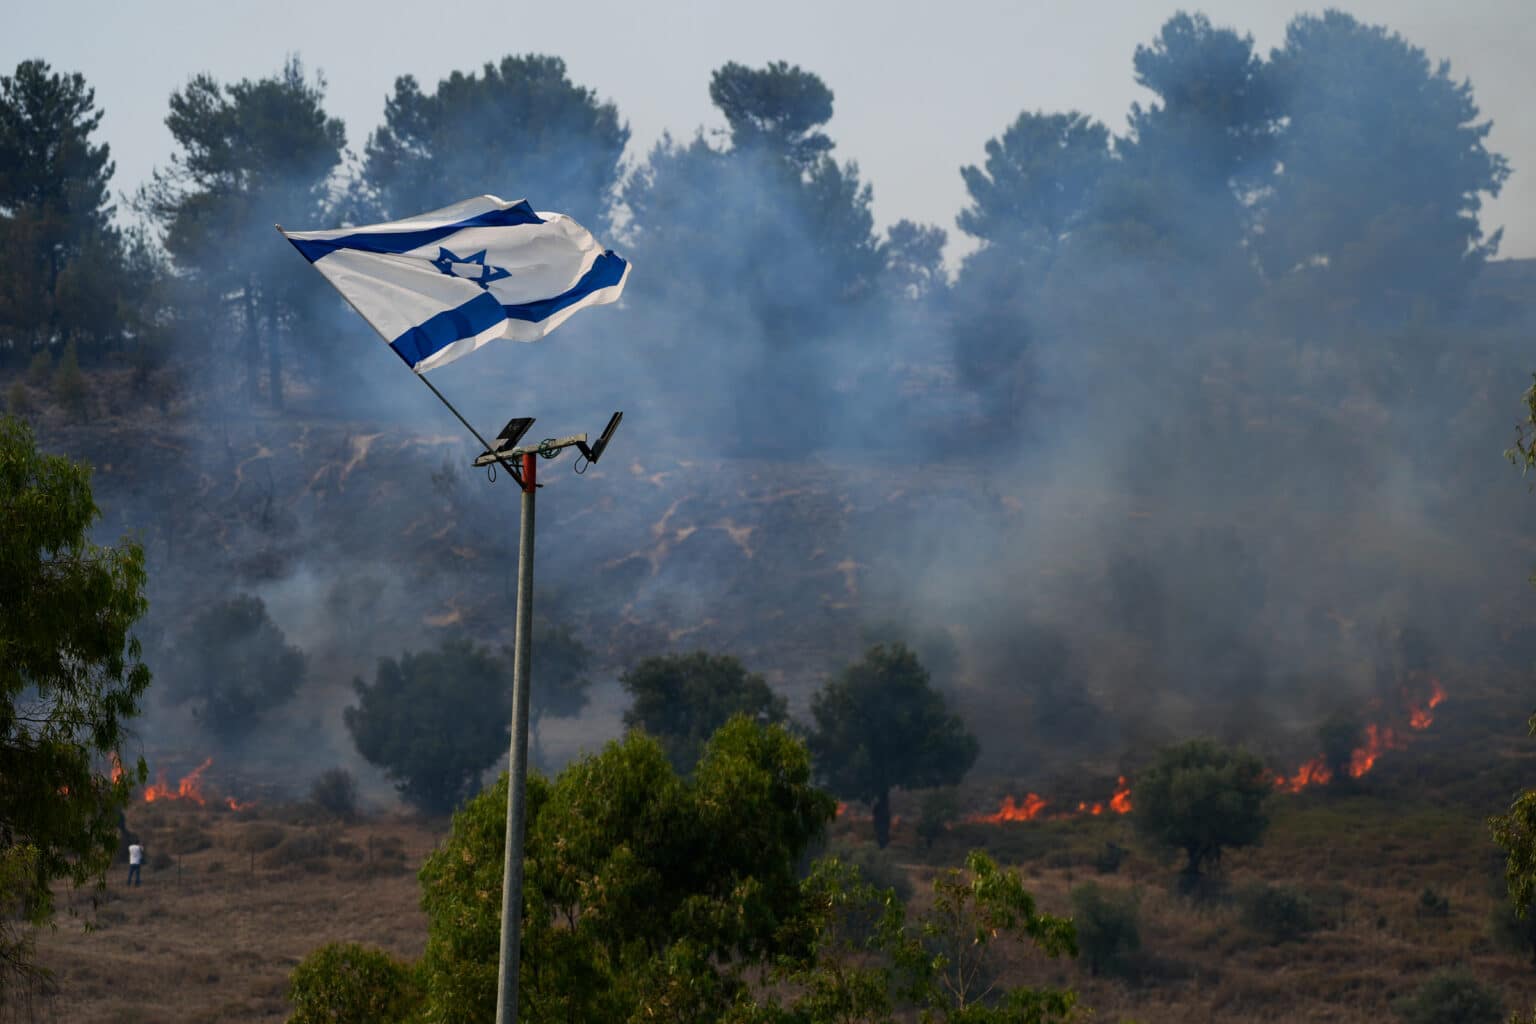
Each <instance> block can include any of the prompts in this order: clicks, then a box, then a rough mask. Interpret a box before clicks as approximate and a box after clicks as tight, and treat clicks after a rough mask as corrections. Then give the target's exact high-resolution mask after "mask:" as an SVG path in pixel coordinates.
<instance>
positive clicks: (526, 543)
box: [487, 445, 539, 1024]
mask: <svg viewBox="0 0 1536 1024" xmlns="http://www.w3.org/2000/svg"><path fill="white" fill-rule="evenodd" d="M487 450H489V446H488V445H487ZM538 461H539V459H538V456H537V455H534V454H531V453H529V454H525V455H524V456H523V479H522V485H523V519H522V527H521V533H520V536H519V538H518V542H517V626H516V631H515V632H514V633H513V637H512V749H511V752H510V754H509V755H508V758H507V850H506V859H505V861H504V863H503V864H502V871H501V961H500V964H499V966H498V970H499V975H498V978H497V982H496V1024H517V969H518V962H519V960H520V959H521V953H522V938H523V832H524V829H525V825H526V823H527V821H526V819H527V801H526V800H525V799H524V791H525V789H526V788H527V787H526V782H527V778H528V685H529V674H528V665H529V661H530V655H531V654H532V650H533V501H534V498H535V496H536V494H537V490H538V477H537V465H538Z"/></svg>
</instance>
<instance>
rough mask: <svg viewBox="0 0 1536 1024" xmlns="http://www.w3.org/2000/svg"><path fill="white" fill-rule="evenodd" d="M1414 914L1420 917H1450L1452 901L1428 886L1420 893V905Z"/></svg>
mask: <svg viewBox="0 0 1536 1024" xmlns="http://www.w3.org/2000/svg"><path fill="white" fill-rule="evenodd" d="M1414 912H1415V913H1416V914H1418V915H1419V916H1420V917H1450V916H1451V901H1450V900H1449V899H1448V898H1447V897H1445V896H1442V895H1440V894H1439V893H1438V892H1436V891H1435V890H1434V889H1433V888H1431V887H1430V886H1427V885H1426V886H1425V887H1424V891H1423V892H1421V893H1419V905H1418V907H1417V908H1415V911H1414Z"/></svg>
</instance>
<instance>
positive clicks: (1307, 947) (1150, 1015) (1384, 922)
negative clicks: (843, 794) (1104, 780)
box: [834, 780, 1536, 1024]
mask: <svg viewBox="0 0 1536 1024" xmlns="http://www.w3.org/2000/svg"><path fill="white" fill-rule="evenodd" d="M1482 819H1483V816H1482V813H1481V812H1480V811H1479V810H1478V809H1476V808H1466V807H1461V808H1456V807H1446V806H1439V805H1434V804H1419V805H1414V804H1408V803H1404V798H1403V797H1402V794H1401V793H1400V792H1399V791H1398V789H1397V788H1396V787H1395V786H1394V785H1393V784H1392V783H1391V781H1390V780H1387V784H1386V785H1384V786H1382V787H1380V788H1378V789H1375V790H1371V791H1363V792H1357V793H1354V794H1348V795H1345V794H1315V795H1308V796H1305V797H1301V798H1294V799H1287V800H1280V801H1278V802H1277V803H1276V805H1275V808H1274V815H1273V824H1272V826H1271V829H1270V832H1269V835H1268V837H1267V839H1266V842H1265V844H1264V845H1263V846H1261V847H1259V848H1257V849H1253V850H1244V851H1237V852H1233V853H1229V854H1228V855H1227V857H1226V864H1225V870H1224V873H1223V877H1222V878H1221V879H1220V882H1221V888H1222V889H1223V890H1224V891H1223V892H1220V893H1218V894H1217V895H1215V896H1214V897H1211V898H1207V899H1205V900H1203V901H1200V902H1196V901H1192V900H1191V899H1189V898H1187V897H1184V896H1181V895H1178V894H1177V893H1176V891H1175V886H1174V882H1175V875H1176V865H1174V864H1170V863H1164V862H1161V861H1160V859H1159V858H1158V857H1156V856H1154V855H1152V854H1151V853H1149V852H1148V851H1145V850H1144V849H1142V848H1141V847H1139V846H1138V844H1137V841H1136V839H1135V838H1134V836H1133V834H1132V832H1131V829H1130V826H1129V823H1128V822H1127V821H1125V820H1123V819H1122V820H1105V819H1102V818H1100V819H1086V820H1075V821H1057V822H1044V823H1027V824H1016V825H1005V826H978V825H968V826H967V825H962V826H957V827H955V828H954V829H952V830H951V832H950V833H949V834H948V835H947V836H946V837H945V838H944V839H943V840H941V841H940V842H939V843H938V844H936V846H935V848H934V849H933V850H932V851H924V850H923V849H922V848H921V846H920V844H918V843H917V842H916V841H915V837H914V836H913V835H912V834H911V833H910V831H906V830H903V829H898V830H897V831H896V834H895V839H894V841H893V848H894V850H895V852H896V856H897V859H898V860H903V861H905V862H906V863H907V867H908V870H909V872H910V873H911V875H912V876H913V881H914V885H915V888H916V889H917V890H918V891H919V892H923V891H925V890H927V889H928V884H927V881H926V880H927V879H928V878H930V877H931V876H932V872H933V865H935V864H944V863H949V864H953V863H956V862H957V861H958V860H959V859H960V858H961V857H962V856H963V851H964V850H965V849H967V848H973V847H974V848H983V849H986V850H988V851H989V852H990V853H991V855H992V856H994V857H995V858H997V859H998V860H999V861H1000V862H1002V863H1005V864H1014V865H1017V866H1018V868H1019V869H1020V871H1021V872H1022V874H1023V875H1024V876H1025V878H1026V880H1027V882H1028V885H1029V887H1030V889H1031V891H1032V892H1033V893H1034V894H1035V896H1036V898H1037V899H1038V900H1039V901H1040V903H1041V905H1042V907H1043V908H1044V909H1046V910H1049V911H1052V912H1055V913H1061V914H1067V913H1070V906H1071V904H1070V895H1069V894H1070V892H1071V890H1072V888H1073V887H1074V886H1077V885H1081V884H1082V883H1084V882H1087V881H1095V882H1097V883H1099V884H1100V885H1102V886H1106V887H1111V888H1118V887H1126V888H1134V889H1136V890H1137V891H1138V892H1139V893H1140V911H1141V912H1140V922H1141V938H1142V952H1141V954H1140V955H1139V956H1137V957H1134V958H1133V966H1134V968H1135V970H1134V974H1133V977H1131V978H1129V979H1112V978H1091V977H1090V976H1089V975H1088V972H1087V970H1086V968H1085V967H1080V966H1079V965H1076V964H1071V965H1067V964H1059V963H1052V962H1050V961H1046V960H1044V959H1043V958H1040V957H1035V956H1030V957H1025V958H1023V959H1022V960H1021V961H1020V962H1019V963H1017V964H1015V965H1013V967H1012V968H1011V971H1010V973H1011V975H1012V980H1013V981H1014V982H1015V983H1030V984H1053V985H1069V986H1072V987H1074V988H1076V989H1077V990H1078V992H1079V993H1080V995H1081V997H1082V1002H1083V1005H1085V1006H1087V1007H1089V1008H1091V1009H1092V1010H1093V1011H1094V1016H1095V1019H1096V1020H1098V1021H1101V1022H1102V1021H1122V1020H1134V1021H1138V1022H1141V1024H1174V1022H1179V1024H1185V1022H1204V1021H1223V1022H1225V1021H1304V1022H1309V1021H1318V1022H1322V1021H1330V1022H1360V1024H1365V1022H1371V1024H1381V1022H1383V1021H1392V1020H1396V1019H1397V1018H1396V1016H1395V1015H1394V1014H1393V1013H1392V1011H1391V1004H1392V1001H1393V1000H1394V999H1396V998H1397V997H1398V996H1400V995H1403V994H1405V993H1407V992H1410V991H1412V990H1413V988H1414V987H1416V986H1417V985H1418V984H1419V982H1420V981H1422V980H1423V979H1424V978H1425V977H1426V976H1427V975H1429V974H1430V973H1431V972H1433V971H1435V970H1437V969H1439V968H1441V967H1446V966H1452V965H1462V966H1466V967H1468V968H1470V969H1471V970H1472V972H1473V973H1474V974H1475V975H1476V976H1477V977H1478V978H1479V979H1480V980H1482V981H1484V982H1486V983H1488V984H1490V985H1493V986H1494V987H1495V988H1497V989H1499V990H1500V991H1501V992H1502V993H1503V996H1504V998H1505V1001H1506V1004H1507V1006H1508V1008H1509V1009H1515V1008H1517V1007H1518V1008H1524V1009H1529V1008H1530V1007H1532V1006H1533V1005H1536V970H1533V968H1532V966H1531V961H1530V955H1529V953H1528V952H1511V951H1506V950H1504V949H1500V948H1497V947H1496V946H1495V944H1494V943H1493V942H1492V941H1491V939H1490V937H1489V935H1490V932H1489V918H1490V916H1491V914H1492V913H1493V911H1494V908H1495V906H1496V905H1497V904H1498V902H1499V901H1500V900H1501V899H1502V894H1501V892H1500V891H1499V889H1498V886H1497V871H1498V860H1497V857H1496V855H1495V852H1494V850H1493V848H1492V846H1491V844H1490V842H1489V840H1488V835H1487V829H1486V826H1485V825H1484V823H1483V820H1482ZM867 833H868V825H867V824H864V823H850V824H844V823H839V824H838V825H837V826H836V827H835V828H834V844H835V845H836V846H841V847H846V846H847V845H849V844H859V843H865V842H868V838H867ZM1108 841H1115V842H1117V843H1119V844H1121V845H1122V846H1125V847H1128V848H1130V850H1131V851H1132V852H1131V853H1130V854H1129V855H1128V856H1127V857H1126V858H1125V860H1124V863H1123V865H1122V867H1121V868H1120V870H1119V871H1118V872H1117V873H1115V874H1110V875H1101V874H1099V873H1098V872H1096V871H1095V870H1094V869H1093V867H1092V864H1093V861H1094V855H1095V853H1096V852H1097V851H1099V850H1100V849H1102V848H1103V845H1104V844H1105V843H1106V842H1108ZM1258 883H1263V884H1268V885H1277V886H1285V887H1288V888H1291V889H1294V890H1296V891H1298V892H1301V893H1303V894H1305V895H1306V896H1307V897H1308V898H1309V900H1310V901H1311V903H1312V905H1313V906H1314V908H1315V910H1316V912H1317V914H1318V917H1319V920H1320V921H1321V923H1322V927H1321V928H1320V929H1319V930H1317V931H1316V932H1314V933H1313V934H1311V935H1309V936H1307V937H1305V938H1303V939H1300V940H1295V941H1289V942H1282V943H1273V942H1271V941H1270V939H1269V938H1267V937H1265V936H1263V935H1260V934H1257V933H1255V932H1254V931H1253V930H1251V929H1250V928H1248V927H1246V926H1245V925H1244V924H1243V921H1242V916H1243V915H1242V909H1241V907H1240V905H1239V901H1238V899H1237V896H1238V894H1239V893H1240V892H1241V891H1242V890H1243V889H1244V888H1245V887H1248V886H1251V885H1255V884H1258ZM1426 887H1431V888H1433V889H1434V890H1435V891H1436V892H1437V893H1438V894H1439V895H1441V896H1443V897H1446V898H1447V899H1448V900H1449V912H1448V913H1447V914H1446V915H1445V916H1443V917H1435V916H1425V915H1424V914H1423V913H1422V912H1421V909H1420V907H1419V898H1420V895H1421V894H1422V893H1423V891H1424V889H1425V888H1426ZM919 899H921V897H919Z"/></svg>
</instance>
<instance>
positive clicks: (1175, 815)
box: [1131, 740, 1274, 884]
mask: <svg viewBox="0 0 1536 1024" xmlns="http://www.w3.org/2000/svg"><path fill="white" fill-rule="evenodd" d="M1273 791H1274V786H1273V785H1271V784H1270V782H1269V778H1268V775H1267V773H1266V772H1265V770H1264V765H1263V763H1262V762H1261V761H1260V760H1259V759H1258V758H1257V757H1254V756H1253V755H1252V754H1250V753H1248V752H1247V751H1245V750H1235V749H1228V748H1226V747H1219V746H1217V745H1216V744H1214V743H1212V742H1210V741H1209V740H1191V741H1189V742H1188V743H1181V744H1179V745H1178V746H1174V747H1169V748H1167V749H1165V750H1163V751H1161V752H1160V753H1159V754H1158V755H1157V759H1156V760H1155V761H1154V762H1153V763H1152V765H1151V767H1149V768H1147V769H1146V770H1145V771H1144V772H1142V773H1141V775H1140V776H1139V777H1138V778H1137V779H1136V783H1135V786H1134V788H1133V789H1132V791H1131V805H1132V807H1133V808H1134V810H1133V811H1132V812H1131V814H1132V821H1133V822H1134V823H1135V826H1136V830H1137V831H1138V832H1139V833H1140V834H1141V835H1142V836H1143V837H1144V838H1145V839H1147V840H1148V841H1149V842H1151V843H1154V844H1156V845H1158V846H1162V847H1166V848H1168V849H1172V850H1182V851H1183V852H1184V855H1185V858H1186V860H1185V865H1184V879H1185V882H1186V883H1187V884H1189V883H1193V882H1194V881H1196V880H1197V879H1198V878H1199V877H1200V872H1201V870H1202V869H1204V868H1206V867H1208V866H1219V865H1220V864H1221V851H1222V850H1223V849H1226V848H1235V847H1242V846H1252V845H1254V844H1256V843H1258V842H1259V840H1260V839H1261V838H1263V835H1264V830H1265V829H1266V828H1268V827H1269V818H1268V816H1267V815H1266V814H1265V805H1266V803H1267V802H1268V798H1269V796H1270V795H1271V794H1272V793H1273Z"/></svg>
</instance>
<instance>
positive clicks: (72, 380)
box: [53, 342, 90, 423]
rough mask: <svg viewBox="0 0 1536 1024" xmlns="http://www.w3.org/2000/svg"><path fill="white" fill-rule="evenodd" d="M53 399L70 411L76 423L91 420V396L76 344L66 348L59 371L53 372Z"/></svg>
mask: <svg viewBox="0 0 1536 1024" xmlns="http://www.w3.org/2000/svg"><path fill="white" fill-rule="evenodd" d="M53 397H54V398H56V399H57V400H58V402H59V404H60V405H61V406H63V407H64V408H65V409H66V410H68V412H69V415H70V417H71V418H72V419H73V420H75V422H77V423H84V422H85V421H86V420H88V419H90V395H89V394H88V393H87V392H86V389H85V375H84V374H82V373H81V372H80V359H79V357H78V356H77V355H76V354H75V345H74V342H70V344H69V345H67V346H65V348H64V356H63V358H61V359H60V360H59V366H58V369H56V370H54V371H53Z"/></svg>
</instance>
